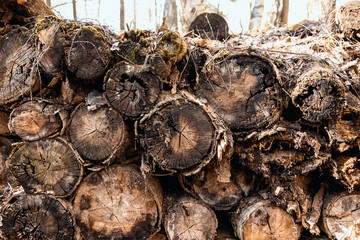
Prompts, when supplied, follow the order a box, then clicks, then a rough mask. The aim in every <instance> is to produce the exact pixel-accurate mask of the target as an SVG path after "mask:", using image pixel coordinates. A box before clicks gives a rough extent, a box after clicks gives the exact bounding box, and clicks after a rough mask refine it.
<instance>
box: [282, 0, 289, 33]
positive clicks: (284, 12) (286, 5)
mask: <svg viewBox="0 0 360 240" xmlns="http://www.w3.org/2000/svg"><path fill="white" fill-rule="evenodd" d="M288 21H289V0H283V7H282V11H281V15H280V27H286V26H287V25H288Z"/></svg>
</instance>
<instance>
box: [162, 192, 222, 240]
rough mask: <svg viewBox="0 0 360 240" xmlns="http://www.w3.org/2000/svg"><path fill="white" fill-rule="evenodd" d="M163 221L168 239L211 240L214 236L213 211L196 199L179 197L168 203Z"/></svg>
mask: <svg viewBox="0 0 360 240" xmlns="http://www.w3.org/2000/svg"><path fill="white" fill-rule="evenodd" d="M164 218H165V223H164V228H165V231H166V235H167V236H168V239H169V240H175V239H178V240H187V239H198V240H211V239H214V238H215V236H216V228H217V226H218V221H217V218H216V215H215V213H214V212H213V211H212V210H211V208H209V207H207V206H206V205H204V204H203V203H201V202H200V201H198V200H195V199H193V198H189V197H181V198H180V199H178V200H176V201H175V202H174V203H171V204H170V208H169V209H168V211H167V214H166V216H164Z"/></svg>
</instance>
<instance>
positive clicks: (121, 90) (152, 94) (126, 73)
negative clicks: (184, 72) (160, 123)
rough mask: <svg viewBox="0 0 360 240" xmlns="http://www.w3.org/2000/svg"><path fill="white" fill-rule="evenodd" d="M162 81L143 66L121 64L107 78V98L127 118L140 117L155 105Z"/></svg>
mask: <svg viewBox="0 0 360 240" xmlns="http://www.w3.org/2000/svg"><path fill="white" fill-rule="evenodd" d="M159 93H160V79H159V77H157V76H156V75H153V74H152V73H150V72H146V71H144V70H143V69H142V67H141V66H137V65H130V64H126V63H123V62H121V63H119V64H117V65H115V66H114V67H113V68H112V69H111V70H110V71H109V72H108V73H107V75H106V77H105V96H106V100H107V101H108V102H109V104H110V105H111V106H112V107H113V108H114V109H115V110H116V111H118V112H120V113H121V114H123V115H125V116H127V117H132V118H135V117H138V116H140V115H141V114H144V113H146V112H148V111H150V109H151V108H152V107H153V106H154V105H155V102H156V101H157V99H158V95H159Z"/></svg>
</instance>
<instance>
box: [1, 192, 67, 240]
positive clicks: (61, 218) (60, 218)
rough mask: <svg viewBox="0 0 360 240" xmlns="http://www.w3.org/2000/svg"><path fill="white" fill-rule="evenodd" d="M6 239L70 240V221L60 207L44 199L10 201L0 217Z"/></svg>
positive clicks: (64, 209)
mask: <svg viewBox="0 0 360 240" xmlns="http://www.w3.org/2000/svg"><path fill="white" fill-rule="evenodd" d="M1 216H2V219H3V220H2V226H1V230H2V232H3V235H4V236H5V238H6V239H9V240H16V239H44V240H45V239H64V240H65V239H66V240H72V239H74V221H73V219H72V216H71V214H70V212H69V211H68V210H67V209H66V208H65V207H64V205H63V204H62V203H60V202H59V201H58V200H56V199H54V198H53V197H50V196H45V195H22V196H18V197H16V198H14V199H12V202H11V204H8V205H7V206H5V209H4V210H3V212H2V214H1Z"/></svg>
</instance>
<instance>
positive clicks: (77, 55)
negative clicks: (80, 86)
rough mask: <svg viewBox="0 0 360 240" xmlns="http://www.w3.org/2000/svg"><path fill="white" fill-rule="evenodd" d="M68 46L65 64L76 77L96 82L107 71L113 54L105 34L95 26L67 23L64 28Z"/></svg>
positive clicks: (66, 47)
mask: <svg viewBox="0 0 360 240" xmlns="http://www.w3.org/2000/svg"><path fill="white" fill-rule="evenodd" d="M62 30H63V31H64V32H65V37H66V40H67V44H66V46H65V62H66V65H67V67H68V69H69V70H70V71H71V72H72V73H74V74H75V76H76V77H78V78H81V79H85V80H95V79H96V78H98V77H100V76H101V75H102V74H103V73H104V72H105V70H106V68H107V66H108V64H109V62H110V59H111V52H110V46H109V42H108V41H107V40H106V39H105V37H104V34H103V33H102V32H101V31H99V30H98V29H96V28H95V27H93V26H80V25H77V23H74V22H73V23H67V24H65V25H63V26H62Z"/></svg>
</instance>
